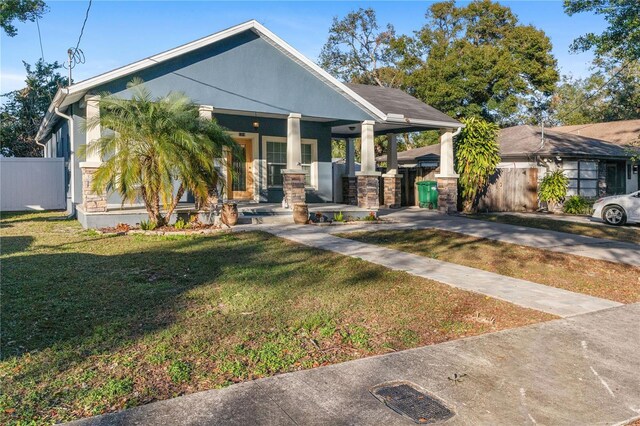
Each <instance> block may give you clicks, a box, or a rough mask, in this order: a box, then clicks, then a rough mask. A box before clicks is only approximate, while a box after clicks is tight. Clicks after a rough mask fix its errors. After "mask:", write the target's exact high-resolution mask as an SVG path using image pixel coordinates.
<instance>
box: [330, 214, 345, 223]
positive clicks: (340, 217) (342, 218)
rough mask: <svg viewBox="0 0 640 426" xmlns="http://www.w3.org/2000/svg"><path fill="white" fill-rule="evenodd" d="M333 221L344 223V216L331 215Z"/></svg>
mask: <svg viewBox="0 0 640 426" xmlns="http://www.w3.org/2000/svg"><path fill="white" fill-rule="evenodd" d="M333 220H335V221H336V222H344V214H343V213H342V212H338V213H335V214H334V215H333Z"/></svg>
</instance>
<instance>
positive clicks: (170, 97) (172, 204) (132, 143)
mask: <svg viewBox="0 0 640 426" xmlns="http://www.w3.org/2000/svg"><path fill="white" fill-rule="evenodd" d="M127 88H128V89H129V90H130V92H131V99H123V98H118V97H115V96H113V95H110V94H108V93H106V94H104V95H102V96H101V98H100V101H99V107H100V117H99V118H96V119H94V120H88V121H87V123H86V127H87V128H88V129H92V128H96V127H97V126H100V127H101V128H102V129H106V130H105V131H103V132H102V137H101V138H100V139H98V140H97V141H95V142H94V143H92V144H91V145H90V146H88V147H87V146H85V150H88V151H91V152H95V153H96V154H98V155H99V156H100V158H101V159H102V161H103V163H102V164H101V165H100V167H99V168H98V170H97V171H96V173H95V175H94V180H93V190H94V191H96V192H98V193H103V192H104V191H106V192H117V193H119V194H120V196H121V197H122V200H123V203H124V202H127V201H128V202H135V201H136V200H142V201H143V202H144V205H145V208H146V210H147V213H148V214H149V219H150V220H151V221H152V222H155V223H156V224H157V226H162V225H165V224H167V223H168V221H169V219H170V218H171V214H172V213H173V211H174V210H175V208H176V206H177V204H178V201H179V200H180V198H181V197H182V195H183V194H184V191H185V190H189V191H191V192H192V193H193V194H194V195H195V196H196V197H198V198H199V199H207V197H208V194H209V193H210V192H211V188H212V187H214V188H215V187H216V185H217V182H218V180H219V174H218V170H217V169H216V168H215V167H214V159H215V158H218V159H223V158H224V157H225V155H224V148H225V147H226V148H228V149H230V150H232V151H237V144H236V143H235V141H234V140H233V139H232V138H231V136H229V135H228V134H227V133H226V132H225V130H224V129H223V128H222V127H221V126H219V125H218V124H217V123H216V122H215V121H211V120H207V119H204V118H201V117H200V116H199V112H198V106H197V105H195V104H194V103H192V102H191V100H190V99H189V98H187V97H186V96H185V95H184V94H182V93H175V92H171V93H169V94H167V95H166V96H162V97H158V98H155V99H154V98H152V96H151V92H150V91H149V90H148V89H147V88H146V87H145V86H144V84H143V81H142V80H141V79H138V78H134V79H133V80H132V81H131V82H130V83H129V84H128V85H127ZM176 183H178V188H177V191H176V189H175V184H176ZM161 205H162V207H163V209H164V213H163V210H162V209H161V207H160V206H161Z"/></svg>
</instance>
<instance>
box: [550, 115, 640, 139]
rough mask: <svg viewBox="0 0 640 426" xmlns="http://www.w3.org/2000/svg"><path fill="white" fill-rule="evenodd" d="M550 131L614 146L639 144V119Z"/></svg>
mask: <svg viewBox="0 0 640 426" xmlns="http://www.w3.org/2000/svg"><path fill="white" fill-rule="evenodd" d="M551 130H552V131H554V132H557V133H569V134H573V135H578V136H584V137H587V138H594V139H600V140H604V141H607V142H611V143H614V144H616V145H630V144H631V143H634V142H640V119H638V120H622V121H609V122H607V123H589V124H579V125H575V126H560V127H552V128H551Z"/></svg>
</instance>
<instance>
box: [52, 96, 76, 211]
mask: <svg viewBox="0 0 640 426" xmlns="http://www.w3.org/2000/svg"><path fill="white" fill-rule="evenodd" d="M54 112H55V113H56V115H58V116H60V117H62V118H64V119H65V120H67V121H68V122H69V148H70V152H69V164H70V167H69V169H70V174H71V176H70V177H69V179H70V181H71V182H70V184H69V190H70V191H71V212H70V213H69V217H73V216H75V214H76V154H75V151H74V148H73V147H74V145H73V143H74V141H75V138H74V128H73V127H74V126H73V117H72V116H69V115H67V114H63V113H61V112H60V110H59V109H58V107H56V108H55V110H54Z"/></svg>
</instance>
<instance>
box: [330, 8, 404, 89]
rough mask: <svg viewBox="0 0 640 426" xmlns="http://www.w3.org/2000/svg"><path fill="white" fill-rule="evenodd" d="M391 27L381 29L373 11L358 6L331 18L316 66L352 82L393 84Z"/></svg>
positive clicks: (394, 74) (395, 76) (392, 30)
mask: <svg viewBox="0 0 640 426" xmlns="http://www.w3.org/2000/svg"><path fill="white" fill-rule="evenodd" d="M394 35H395V31H394V29H393V26H392V25H390V24H387V26H386V28H385V29H383V30H381V29H380V26H379V25H378V21H377V19H376V12H375V11H374V10H373V9H371V8H367V9H362V8H360V9H358V10H357V11H353V12H350V13H348V14H347V16H345V17H344V18H342V19H338V17H334V18H333V24H332V25H331V28H330V29H329V39H328V40H327V42H326V43H325V45H324V46H323V48H322V51H321V53H320V59H319V62H320V65H321V66H322V67H323V68H324V69H326V70H328V71H329V72H330V73H331V74H333V75H335V76H336V77H338V78H340V79H342V80H344V81H348V82H353V83H362V84H374V85H378V86H395V85H397V83H398V81H397V77H398V74H399V73H398V72H397V70H395V69H394V51H393V50H392V49H391V47H390V43H391V40H392V39H393V37H394Z"/></svg>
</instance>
